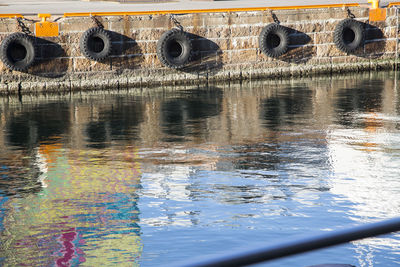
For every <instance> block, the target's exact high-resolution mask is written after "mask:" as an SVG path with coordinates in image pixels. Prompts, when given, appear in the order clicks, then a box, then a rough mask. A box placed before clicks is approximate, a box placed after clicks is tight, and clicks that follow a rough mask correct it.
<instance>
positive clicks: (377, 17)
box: [368, 0, 386, 21]
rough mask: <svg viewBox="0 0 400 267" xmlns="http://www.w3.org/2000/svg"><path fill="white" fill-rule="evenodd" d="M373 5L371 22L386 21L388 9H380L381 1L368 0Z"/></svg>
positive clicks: (370, 12) (370, 14)
mask: <svg viewBox="0 0 400 267" xmlns="http://www.w3.org/2000/svg"><path fill="white" fill-rule="evenodd" d="M368 3H370V4H371V7H370V9H369V21H384V20H386V8H379V0H368Z"/></svg>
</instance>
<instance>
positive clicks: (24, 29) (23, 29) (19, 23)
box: [16, 18, 32, 35]
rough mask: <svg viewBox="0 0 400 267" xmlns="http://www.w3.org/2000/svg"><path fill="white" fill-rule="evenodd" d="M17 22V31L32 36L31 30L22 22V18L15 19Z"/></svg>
mask: <svg viewBox="0 0 400 267" xmlns="http://www.w3.org/2000/svg"><path fill="white" fill-rule="evenodd" d="M16 20H17V30H18V31H21V32H23V33H25V34H28V35H29V34H32V32H31V30H30V29H29V27H28V26H26V25H25V23H24V22H23V21H22V18H16Z"/></svg>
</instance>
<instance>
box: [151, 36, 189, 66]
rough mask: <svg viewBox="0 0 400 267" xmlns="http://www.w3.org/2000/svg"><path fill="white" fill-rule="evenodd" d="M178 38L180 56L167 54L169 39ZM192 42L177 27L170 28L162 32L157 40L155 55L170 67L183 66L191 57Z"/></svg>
mask: <svg viewBox="0 0 400 267" xmlns="http://www.w3.org/2000/svg"><path fill="white" fill-rule="evenodd" d="M174 39H175V40H180V41H181V44H180V45H181V46H182V49H183V52H182V56H179V57H178V58H172V57H171V56H169V55H168V51H167V45H168V42H170V41H171V40H174ZM192 49H193V48H192V42H191V40H190V38H189V36H188V35H187V34H186V33H185V32H184V31H181V30H179V29H172V30H169V31H166V32H164V33H163V34H162V35H161V37H160V39H159V40H158V42H157V57H158V59H159V60H160V62H161V63H162V64H163V65H164V66H166V67H169V68H172V69H181V68H184V67H185V66H186V65H187V64H188V63H189V62H190V61H191V57H192Z"/></svg>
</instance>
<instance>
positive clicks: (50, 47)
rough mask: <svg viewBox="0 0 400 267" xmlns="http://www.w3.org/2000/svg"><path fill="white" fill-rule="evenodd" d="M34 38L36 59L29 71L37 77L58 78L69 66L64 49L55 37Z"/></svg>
mask: <svg viewBox="0 0 400 267" xmlns="http://www.w3.org/2000/svg"><path fill="white" fill-rule="evenodd" d="M34 38H35V44H36V46H37V53H38V54H37V59H36V62H35V64H34V65H33V66H32V68H30V69H29V73H30V74H32V75H36V76H39V77H46V78H59V77H62V76H64V75H65V74H66V73H67V71H68V68H69V62H70V60H69V59H68V58H67V55H66V52H65V50H64V49H63V48H62V47H61V45H59V44H57V43H56V42H55V40H54V41H53V39H56V38H49V39H43V38H38V37H34Z"/></svg>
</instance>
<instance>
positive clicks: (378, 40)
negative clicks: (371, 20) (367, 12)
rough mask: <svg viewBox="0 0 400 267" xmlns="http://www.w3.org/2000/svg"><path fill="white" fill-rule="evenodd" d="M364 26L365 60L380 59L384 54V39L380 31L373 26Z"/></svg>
mask: <svg viewBox="0 0 400 267" xmlns="http://www.w3.org/2000/svg"><path fill="white" fill-rule="evenodd" d="M363 24H364V29H365V44H364V51H363V52H364V54H363V55H362V57H366V58H380V57H382V56H383V54H384V53H385V52H386V37H385V35H384V34H383V32H382V30H381V29H379V28H378V27H376V26H374V25H370V24H367V23H363Z"/></svg>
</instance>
